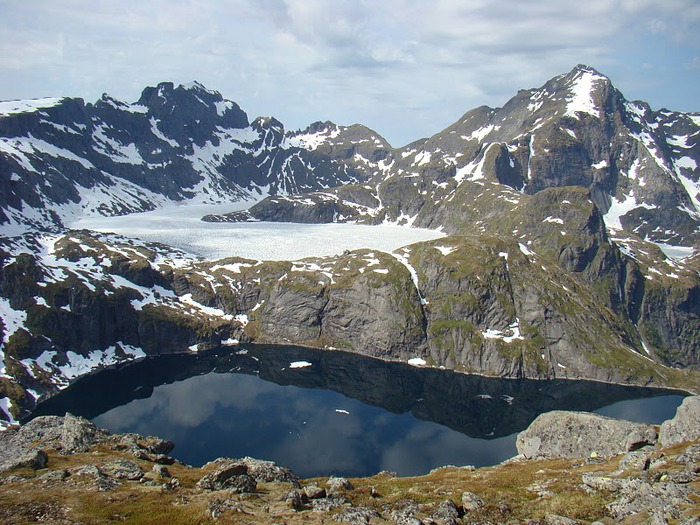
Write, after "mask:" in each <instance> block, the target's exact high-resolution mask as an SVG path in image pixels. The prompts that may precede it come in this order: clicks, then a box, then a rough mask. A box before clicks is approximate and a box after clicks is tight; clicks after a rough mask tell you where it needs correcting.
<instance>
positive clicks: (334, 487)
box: [326, 477, 354, 494]
mask: <svg viewBox="0 0 700 525" xmlns="http://www.w3.org/2000/svg"><path fill="white" fill-rule="evenodd" d="M326 487H328V493H329V494H332V493H334V492H336V493H337V492H342V491H345V490H352V489H353V488H354V487H353V486H352V483H350V482H349V481H348V480H347V479H345V478H336V477H332V478H328V481H327V482H326Z"/></svg>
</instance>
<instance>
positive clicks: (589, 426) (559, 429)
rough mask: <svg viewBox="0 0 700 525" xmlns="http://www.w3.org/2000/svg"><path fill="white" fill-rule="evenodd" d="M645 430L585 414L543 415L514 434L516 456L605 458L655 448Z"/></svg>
mask: <svg viewBox="0 0 700 525" xmlns="http://www.w3.org/2000/svg"><path fill="white" fill-rule="evenodd" d="M657 437H658V436H657V433H656V430H655V429H654V428H653V427H651V426H649V425H643V424H639V423H632V422H629V421H622V420H619V419H612V418H609V417H605V416H599V415H596V414H589V413H587V412H563V411H554V412H546V413H544V414H542V415H541V416H539V417H538V418H537V419H535V421H533V422H532V424H531V425H530V426H529V427H528V428H527V430H525V431H524V432H521V433H520V434H518V439H517V443H516V445H517V448H518V453H519V454H522V455H524V456H525V457H526V458H528V459H532V458H553V457H559V458H588V457H599V456H604V457H609V456H615V455H617V454H622V453H624V452H627V451H630V450H636V449H638V448H641V447H644V446H648V445H655V444H656V442H657Z"/></svg>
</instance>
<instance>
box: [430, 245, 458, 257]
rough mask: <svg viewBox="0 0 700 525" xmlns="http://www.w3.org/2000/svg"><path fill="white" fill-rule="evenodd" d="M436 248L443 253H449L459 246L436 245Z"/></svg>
mask: <svg viewBox="0 0 700 525" xmlns="http://www.w3.org/2000/svg"><path fill="white" fill-rule="evenodd" d="M435 249H436V250H438V251H439V252H440V253H441V254H442V255H449V254H451V253H452V252H453V251H455V250H456V249H457V248H454V247H452V246H435Z"/></svg>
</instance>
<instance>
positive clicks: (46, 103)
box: [0, 98, 64, 117]
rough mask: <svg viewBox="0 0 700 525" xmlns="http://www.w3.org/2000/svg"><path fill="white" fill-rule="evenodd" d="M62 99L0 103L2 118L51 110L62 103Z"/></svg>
mask: <svg viewBox="0 0 700 525" xmlns="http://www.w3.org/2000/svg"><path fill="white" fill-rule="evenodd" d="M63 100H64V99H62V98H37V99H31V100H8V101H6V102H0V116H3V117H5V116H8V115H15V114H17V113H29V112H30V111H37V110H39V109H45V108H51V107H53V106H56V105H58V104H60V103H61V101H63Z"/></svg>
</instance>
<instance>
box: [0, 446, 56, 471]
mask: <svg viewBox="0 0 700 525" xmlns="http://www.w3.org/2000/svg"><path fill="white" fill-rule="evenodd" d="M48 460H49V457H48V456H47V455H46V452H44V451H43V450H22V451H20V452H19V453H18V454H17V455H16V456H12V457H9V458H7V459H6V460H5V461H3V462H2V463H0V473H1V472H7V471H9V470H14V469H18V468H28V469H32V470H39V469H42V468H46V463H47V462H48Z"/></svg>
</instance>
